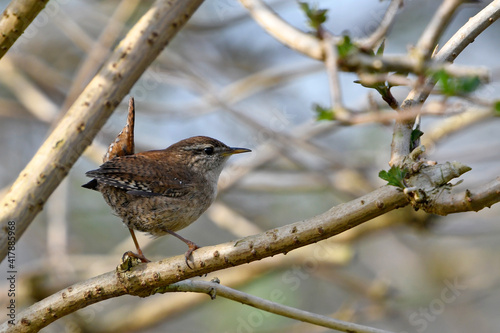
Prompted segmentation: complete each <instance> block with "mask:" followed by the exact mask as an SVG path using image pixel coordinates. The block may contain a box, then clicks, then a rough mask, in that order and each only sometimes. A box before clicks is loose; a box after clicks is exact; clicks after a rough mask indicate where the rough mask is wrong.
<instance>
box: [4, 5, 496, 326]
mask: <svg viewBox="0 0 500 333" xmlns="http://www.w3.org/2000/svg"><path fill="white" fill-rule="evenodd" d="M7 3H8V1H0V5H1V6H2V8H4V7H5V6H6V5H7ZM151 3H152V1H132V0H127V1H121V2H120V1H66V0H52V1H50V2H49V3H48V5H47V7H46V9H45V10H44V11H43V12H42V13H41V14H40V15H39V17H38V18H37V19H36V20H35V22H34V23H33V24H32V25H31V26H30V28H28V30H27V31H26V32H25V34H24V35H23V36H22V37H21V38H20V39H19V40H18V41H17V42H16V44H15V46H14V47H13V49H11V50H10V51H9V52H8V54H7V55H6V56H5V57H4V58H3V59H2V60H1V61H0V156H1V158H0V171H1V172H0V188H2V189H3V190H7V189H8V187H9V185H10V184H11V183H12V182H13V181H14V180H15V179H16V177H17V175H18V174H19V173H20V171H21V170H22V169H23V168H24V166H25V165H26V164H27V163H28V161H29V160H30V159H31V157H32V156H33V154H34V153H35V152H36V151H37V149H38V147H39V146H40V145H41V143H42V142H43V140H44V138H45V137H46V136H47V135H48V133H50V130H51V128H52V127H53V125H54V124H55V123H56V122H57V119H58V118H59V117H60V116H61V115H62V114H64V112H65V110H67V108H68V106H70V105H71V102H72V101H73V100H74V99H75V98H76V96H78V94H79V92H81V90H82V89H83V88H84V87H85V85H86V84H87V83H88V81H89V80H90V79H91V78H92V76H93V75H94V74H95V73H96V71H97V70H98V69H99V66H100V64H102V62H104V61H105V59H106V56H107V54H108V52H109V51H110V50H111V49H112V48H113V46H114V45H116V44H117V42H118V41H119V40H120V38H121V37H123V36H124V35H125V34H126V32H127V31H128V29H129V28H130V27H131V26H132V25H133V24H134V23H135V22H136V21H137V19H138V18H140V17H141V15H142V14H143V13H144V12H145V11H146V10H147V8H148V7H149V6H150V5H151ZM268 3H269V4H271V5H272V7H273V8H274V9H275V10H276V11H277V12H278V13H279V14H280V15H281V16H282V17H283V18H285V19H286V20H287V21H288V22H290V23H291V24H293V25H294V26H296V27H298V28H300V29H302V30H308V29H309V28H308V26H307V24H306V20H305V17H304V14H303V13H302V12H301V11H300V10H299V6H298V4H297V2H295V1H269V2H268ZM314 3H317V4H318V5H319V7H321V8H327V9H329V12H328V21H327V22H326V24H325V27H326V28H327V29H329V30H330V31H331V32H333V33H334V34H342V33H349V34H350V35H351V36H353V37H363V36H367V35H369V34H370V32H372V31H373V30H374V29H375V28H376V27H377V25H378V23H379V22H380V20H381V17H382V16H383V14H384V11H385V8H386V7H387V5H388V1H377V0H356V1H345V0H337V1H315V2H314ZM439 3H440V1H432V0H412V1H405V7H404V8H403V9H402V10H401V12H400V14H399V15H398V18H397V20H396V23H395V25H394V27H393V28H392V30H391V32H390V34H389V36H388V38H387V41H386V51H385V53H386V54H404V53H406V51H407V49H408V47H409V46H411V45H414V44H415V43H416V42H417V40H418V38H419V36H420V34H421V33H422V31H423V30H424V28H425V26H426V24H427V23H428V22H429V20H430V19H431V17H432V15H433V14H434V12H435V11H436V9H437V7H438V5H439ZM487 3H488V1H483V2H482V3H480V4H468V5H464V6H462V7H461V9H460V10H459V12H458V14H457V15H456V16H455V18H454V19H453V21H452V23H451V24H450V26H449V27H448V28H447V29H446V32H445V33H444V36H443V38H442V43H444V42H445V41H446V40H447V39H448V38H449V37H450V36H452V35H453V33H454V32H455V31H456V30H457V29H458V28H459V27H460V26H461V25H463V24H464V23H465V22H467V20H468V18H469V17H471V16H473V15H475V13H477V12H478V11H479V10H480V9H481V8H482V7H483V6H485V5H486V4H487ZM499 35H500V25H499V24H498V23H495V24H493V25H492V26H491V27H490V28H488V29H487V30H486V31H485V32H484V33H483V34H481V36H480V37H479V38H477V39H476V40H475V42H474V43H473V44H471V45H470V46H469V47H468V48H467V49H466V50H465V51H464V52H463V53H462V54H461V55H460V56H459V57H458V59H457V61H456V63H459V64H467V65H471V66H486V67H488V68H490V69H491V70H492V71H493V74H494V75H493V79H494V80H493V82H492V83H490V84H488V85H484V86H483V87H482V88H481V89H480V90H478V91H477V92H476V93H475V96H476V97H480V98H484V99H488V100H492V99H496V100H498V99H500V89H499V88H500V85H499V83H498V78H499V75H498V74H500V62H499V60H498V59H499V54H500V43H499V39H498V36H499ZM340 79H341V88H342V93H343V98H344V102H345V104H346V105H347V106H348V107H349V108H351V109H354V110H357V111H359V112H361V111H366V110H367V108H369V107H370V106H371V105H373V103H376V104H378V105H379V106H380V107H381V108H386V105H384V102H383V101H382V100H381V98H380V97H379V96H377V95H376V94H374V92H373V91H370V90H368V89H365V88H363V87H361V86H360V85H358V84H355V83H353V81H354V80H356V76H355V75H354V74H348V73H347V74H346V73H343V74H341V77H340ZM495 79H496V81H495ZM393 92H394V94H395V96H396V98H397V99H398V100H399V101H402V100H403V99H404V97H405V96H406V94H407V93H408V89H407V88H405V87H398V88H395V89H394V90H393ZM130 95H131V96H134V98H135V103H136V150H137V151H143V150H149V149H160V148H165V147H167V146H169V145H170V144H172V143H174V142H177V141H178V140H181V139H183V138H186V137H189V136H194V135H208V136H212V137H215V138H217V139H219V140H221V141H223V142H225V143H227V144H229V145H231V146H242V147H248V148H251V149H252V150H253V153H252V154H249V155H248V156H237V157H233V158H232V159H231V160H230V161H231V166H230V167H229V168H228V169H227V171H225V172H224V173H223V175H222V176H221V191H220V195H219V198H218V201H217V203H216V204H215V205H214V206H213V207H212V208H211V209H210V210H209V211H208V212H207V213H206V214H204V215H203V216H202V217H201V218H200V219H199V221H197V222H196V223H194V224H193V225H191V226H190V227H188V228H186V229H185V230H183V231H181V232H180V233H181V234H182V235H183V236H184V237H186V238H188V239H191V240H193V241H195V242H196V243H197V244H199V245H201V246H203V245H213V244H217V243H221V242H227V241H230V240H232V239H236V238H239V237H242V236H245V235H249V234H254V233H257V232H259V231H264V230H267V229H271V228H274V227H279V226H282V225H285V224H289V223H292V222H295V221H298V220H301V219H306V218H309V217H312V216H314V215H316V214H319V213H322V212H324V211H325V210H327V209H329V208H330V207H332V206H334V205H336V204H339V203H341V202H345V201H348V200H351V199H354V198H356V197H358V196H360V195H363V194H365V193H368V192H369V191H371V190H372V189H374V188H376V187H378V186H380V185H383V184H384V182H383V181H382V180H381V179H379V178H378V177H377V175H378V172H379V171H380V170H382V169H387V168H388V164H387V163H388V161H389V157H390V142H391V137H392V124H391V123H387V124H365V125H359V126H349V127H346V126H340V125H338V124H335V123H328V122H317V121H316V114H315V112H314V110H313V104H314V103H317V104H320V105H324V106H328V105H329V103H330V96H329V87H328V79H327V75H326V72H325V68H324V66H323V64H322V63H320V62H318V61H315V60H312V59H309V58H307V57H305V56H303V55H301V54H298V53H296V52H295V51H293V50H290V49H289V48H287V47H285V46H283V45H282V44H280V43H279V42H277V41H276V40H274V38H272V37H271V36H269V35H268V34H267V33H266V32H265V31H263V30H262V28H261V27H260V26H258V25H257V24H256V23H255V22H254V21H253V20H252V19H251V18H250V17H249V16H248V13H247V12H246V10H245V9H244V8H243V7H242V6H241V4H240V3H238V2H237V1H234V0H207V1H205V3H204V4H203V5H202V6H201V8H200V9H199V10H198V11H197V13H196V14H195V15H194V17H193V18H192V19H191V20H190V21H189V22H188V24H187V26H186V27H185V28H184V29H183V30H182V31H181V32H180V33H179V34H178V35H177V37H176V38H175V40H174V41H173V42H172V43H171V44H170V45H168V47H167V48H166V49H165V50H164V52H163V53H162V54H161V55H160V57H159V58H158V59H157V61H156V62H155V63H154V64H153V65H152V66H151V67H150V69H149V70H148V71H147V72H146V73H145V74H144V75H143V76H142V78H141V79H140V80H139V81H138V82H137V83H136V85H135V86H134V88H133V89H132V90H131V92H130ZM433 98H437V99H439V98H440V97H433ZM452 101H453V100H452ZM454 102H455V101H454ZM456 102H459V101H456ZM464 103H466V102H464ZM126 112H127V100H124V101H123V102H122V104H121V105H120V106H119V107H118V108H117V110H116V112H115V113H114V115H113V116H112V117H111V118H110V119H109V121H108V122H107V124H106V125H105V127H104V128H103V129H102V131H101V133H100V134H99V136H98V137H97V138H96V140H95V141H94V144H93V146H92V147H90V148H89V149H88V150H87V151H86V153H85V155H84V156H83V157H81V158H80V159H79V160H78V162H77V163H76V165H75V166H74V167H73V169H72V170H71V172H70V173H69V175H68V177H67V179H66V180H65V181H64V182H63V183H62V184H61V185H60V186H59V188H58V189H57V191H56V192H55V193H54V194H53V195H52V197H51V198H50V200H49V202H48V203H47V205H46V207H45V208H44V210H43V211H42V213H40V214H39V216H38V217H37V218H36V220H35V221H34V222H33V223H32V225H31V226H30V227H29V229H28V230H27V231H26V233H25V234H24V235H23V237H22V238H21V239H20V241H19V243H18V246H17V253H16V261H17V265H18V272H19V274H18V281H17V284H18V285H17V290H18V296H17V301H18V306H20V307H24V306H27V305H30V304H32V303H34V302H35V301H37V300H39V299H42V298H43V297H46V296H47V295H50V294H52V293H53V292H55V291H58V290H60V289H62V288H64V287H66V286H68V285H70V284H72V283H74V282H77V281H80V280H83V279H86V278H89V277H92V276H95V275H98V274H101V273H105V272H107V271H110V270H113V269H114V268H115V267H116V265H117V264H118V262H119V260H120V257H121V254H122V253H123V252H125V251H126V250H130V249H133V243H132V241H131V239H130V236H129V233H128V230H127V229H126V228H125V227H124V226H123V225H122V224H121V222H120V220H119V218H117V217H116V216H114V215H112V214H111V211H110V209H109V207H108V206H107V205H106V204H105V202H104V200H103V199H102V197H101V196H100V194H99V193H97V192H93V191H89V190H86V189H83V188H81V187H80V185H81V184H83V183H85V182H86V181H87V180H88V179H86V178H85V175H84V174H85V172H86V171H88V170H90V169H93V168H95V167H96V166H98V165H99V164H100V162H101V159H102V155H103V154H104V152H105V148H106V147H107V145H108V144H109V143H110V142H111V141H112V140H113V139H114V137H115V136H116V134H117V133H118V132H119V131H120V130H121V128H122V127H123V126H124V124H125V121H126ZM446 119H447V117H443V116H439V117H424V119H423V123H422V130H423V131H424V132H425V133H428V132H430V133H435V131H437V130H439V128H440V126H442V124H443V122H444V121H446ZM499 126H500V120H499V119H498V118H484V119H482V120H481V121H478V122H476V123H474V124H472V125H471V126H466V127H464V128H463V129H462V130H460V131H457V132H455V133H452V134H451V135H447V136H445V137H443V138H441V139H440V140H438V141H436V142H432V144H430V145H429V146H428V147H427V148H428V157H429V158H430V159H432V160H436V161H438V162H445V161H453V160H458V161H461V162H462V163H464V164H467V165H469V166H471V167H472V171H470V172H469V173H467V174H466V175H464V176H463V177H462V178H463V179H464V182H463V183H462V184H460V185H458V186H457V189H458V190H460V189H465V188H475V187H479V186H481V185H482V184H484V183H485V182H487V181H488V180H491V179H493V178H495V177H498V176H499V171H500V154H499V151H500V135H498V133H499V130H498V129H499ZM424 137H425V135H424ZM499 207H500V206H499V205H496V206H493V207H491V208H490V209H484V210H482V211H481V212H479V213H474V212H471V213H464V214H455V215H450V216H447V217H438V216H433V215H428V214H425V213H422V212H415V211H413V210H412V209H411V208H408V207H407V208H404V209H400V210H398V211H394V212H391V213H390V214H387V215H386V216H383V217H380V218H377V219H375V220H372V221H369V222H367V223H365V224H364V225H361V226H359V227H356V228H354V229H352V230H350V231H348V232H346V233H344V234H341V235H338V236H337V237H334V238H332V239H330V240H327V241H323V242H320V243H318V244H315V245H312V246H309V247H306V248H304V249H301V250H297V251H293V252H291V253H289V254H287V255H285V256H284V255H280V256H276V257H274V258H270V259H266V260H263V261H261V262H258V263H252V264H250V265H245V266H240V267H236V268H233V269H230V270H226V271H222V272H217V273H215V274H212V275H209V276H206V277H201V279H206V280H209V279H211V278H213V277H215V276H217V277H218V278H219V279H220V280H221V283H223V284H227V285H230V286H233V287H235V288H238V289H240V290H243V291H245V292H249V293H251V294H253V295H257V296H261V297H264V298H266V299H270V300H274V301H277V302H280V303H283V304H287V305H291V306H295V307H297V308H300V309H304V310H308V311H312V312H317V313H320V314H324V315H332V316H335V317H336V318H339V319H344V320H349V321H354V322H358V323H363V324H366V325H371V326H373V327H377V328H382V329H387V330H390V331H394V332H408V333H413V332H471V331H474V332H477V333H479V332H495V331H497V330H498V327H500V318H499V316H498V309H499V308H500V289H499V286H500V259H499V256H498V253H499V251H500V223H499V222H500V218H499V215H500V208H499ZM139 242H140V243H141V244H142V246H143V249H144V250H145V252H146V253H147V255H148V257H151V258H153V259H160V258H163V257H168V256H172V255H178V254H182V253H184V251H185V245H184V244H183V243H182V242H179V241H178V240H176V239H173V238H171V237H163V238H160V239H156V240H152V239H150V238H149V237H147V236H145V235H144V236H142V235H141V236H140V238H139ZM6 271H7V268H6V263H5V262H3V263H2V264H1V265H0V272H1V274H2V275H1V276H2V277H4V275H6ZM0 286H1V288H0V290H6V289H7V284H6V283H5V278H2V280H1V283H0ZM7 301H8V299H7V295H6V292H2V293H0V304H2V308H5V307H4V306H3V304H6V303H5V302H7ZM1 313H3V312H1ZM4 319H5V317H4V318H2V321H3V320H4ZM166 330H167V331H171V332H174V331H175V332H285V331H286V332H306V331H307V332H322V331H324V329H321V328H317V327H312V326H311V325H308V324H303V323H300V322H296V321H294V320H291V319H286V318H282V317H279V316H275V315H271V314H267V313H265V312H262V311H259V310H256V309H253V308H250V307H247V306H244V305H241V304H237V303H234V302H231V301H228V300H224V299H222V298H217V299H216V300H215V301H211V300H210V299H209V297H208V296H206V295H190V294H172V295H155V296H153V297H149V298H147V299H139V298H135V297H130V296H125V297H121V298H118V299H113V300H109V301H105V302H102V303H99V304H96V305H93V306H90V307H88V308H86V309H83V310H81V311H78V312H77V313H75V314H73V315H70V316H67V317H65V318H62V319H61V320H58V321H57V322H56V323H54V324H52V325H50V326H49V327H47V328H46V329H44V330H43V332H125V331H137V332H164V331H166Z"/></svg>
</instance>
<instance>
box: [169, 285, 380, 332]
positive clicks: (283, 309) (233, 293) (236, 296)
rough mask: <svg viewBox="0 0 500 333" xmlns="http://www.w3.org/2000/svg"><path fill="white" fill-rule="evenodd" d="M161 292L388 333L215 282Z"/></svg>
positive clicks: (343, 329) (334, 326)
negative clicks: (207, 297) (199, 295)
mask: <svg viewBox="0 0 500 333" xmlns="http://www.w3.org/2000/svg"><path fill="white" fill-rule="evenodd" d="M161 292H196V293H204V294H208V295H210V297H211V298H212V299H215V298H216V297H217V296H220V297H224V298H227V299H230V300H233V301H235V302H240V303H243V304H246V305H249V306H252V307H254V308H257V309H261V310H264V311H267V312H271V313H275V314H277V315H280V316H284V317H288V318H292V319H296V320H300V321H303V322H306V323H310V324H313V325H317V326H322V327H327V328H331V329H334V330H338V331H341V332H348V333H390V332H389V331H385V330H381V329H377V328H373V327H368V326H363V325H359V324H354V323H349V322H346V321H342V320H338V319H334V318H331V317H327V316H322V315H319V314H315V313H312V312H308V311H304V310H299V309H296V308H292V307H290V306H286V305H282V304H279V303H275V302H271V301H269V300H266V299H264V298H260V297H257V296H253V295H250V294H247V293H244V292H241V291H239V290H236V289H233V288H229V287H226V286H223V285H220V284H219V283H217V282H207V281H195V280H184V281H181V282H177V283H174V284H171V285H169V286H168V287H167V288H165V289H164V290H162V291H161Z"/></svg>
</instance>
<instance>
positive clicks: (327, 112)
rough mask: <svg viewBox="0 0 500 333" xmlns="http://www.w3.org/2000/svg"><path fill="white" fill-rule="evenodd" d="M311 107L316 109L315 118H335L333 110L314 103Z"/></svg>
mask: <svg viewBox="0 0 500 333" xmlns="http://www.w3.org/2000/svg"><path fill="white" fill-rule="evenodd" d="M313 108H314V111H316V120H335V112H334V110H332V109H329V108H325V107H323V106H321V105H319V104H314V105H313Z"/></svg>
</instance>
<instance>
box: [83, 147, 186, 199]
mask: <svg viewBox="0 0 500 333" xmlns="http://www.w3.org/2000/svg"><path fill="white" fill-rule="evenodd" d="M85 175H86V176H87V177H91V178H94V179H96V180H97V181H98V182H100V183H103V184H106V185H109V186H114V187H117V188H121V189H123V190H126V191H127V193H130V194H133V195H139V196H159V195H163V196H168V197H182V196H184V195H186V194H187V193H188V192H190V191H192V184H191V183H190V182H189V181H188V179H189V177H186V175H179V174H175V173H173V170H172V169H171V168H168V166H165V165H159V164H158V163H155V162H154V161H151V160H150V159H149V158H147V157H145V156H141V155H130V156H121V157H115V158H113V159H111V160H109V161H108V162H106V163H104V164H103V165H101V166H100V167H99V169H96V170H91V171H88V172H87V173H85ZM180 176H183V177H180Z"/></svg>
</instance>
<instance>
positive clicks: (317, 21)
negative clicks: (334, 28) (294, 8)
mask: <svg viewBox="0 0 500 333" xmlns="http://www.w3.org/2000/svg"><path fill="white" fill-rule="evenodd" d="M299 6H300V9H302V11H303V12H304V13H305V14H306V16H307V18H308V20H307V23H308V24H309V26H310V27H311V28H313V29H314V30H316V31H318V30H319V29H320V28H321V25H322V24H323V23H325V21H326V19H327V18H328V16H327V15H326V14H327V12H328V9H319V8H318V5H317V4H316V5H313V6H310V5H309V4H308V3H307V2H299Z"/></svg>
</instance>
